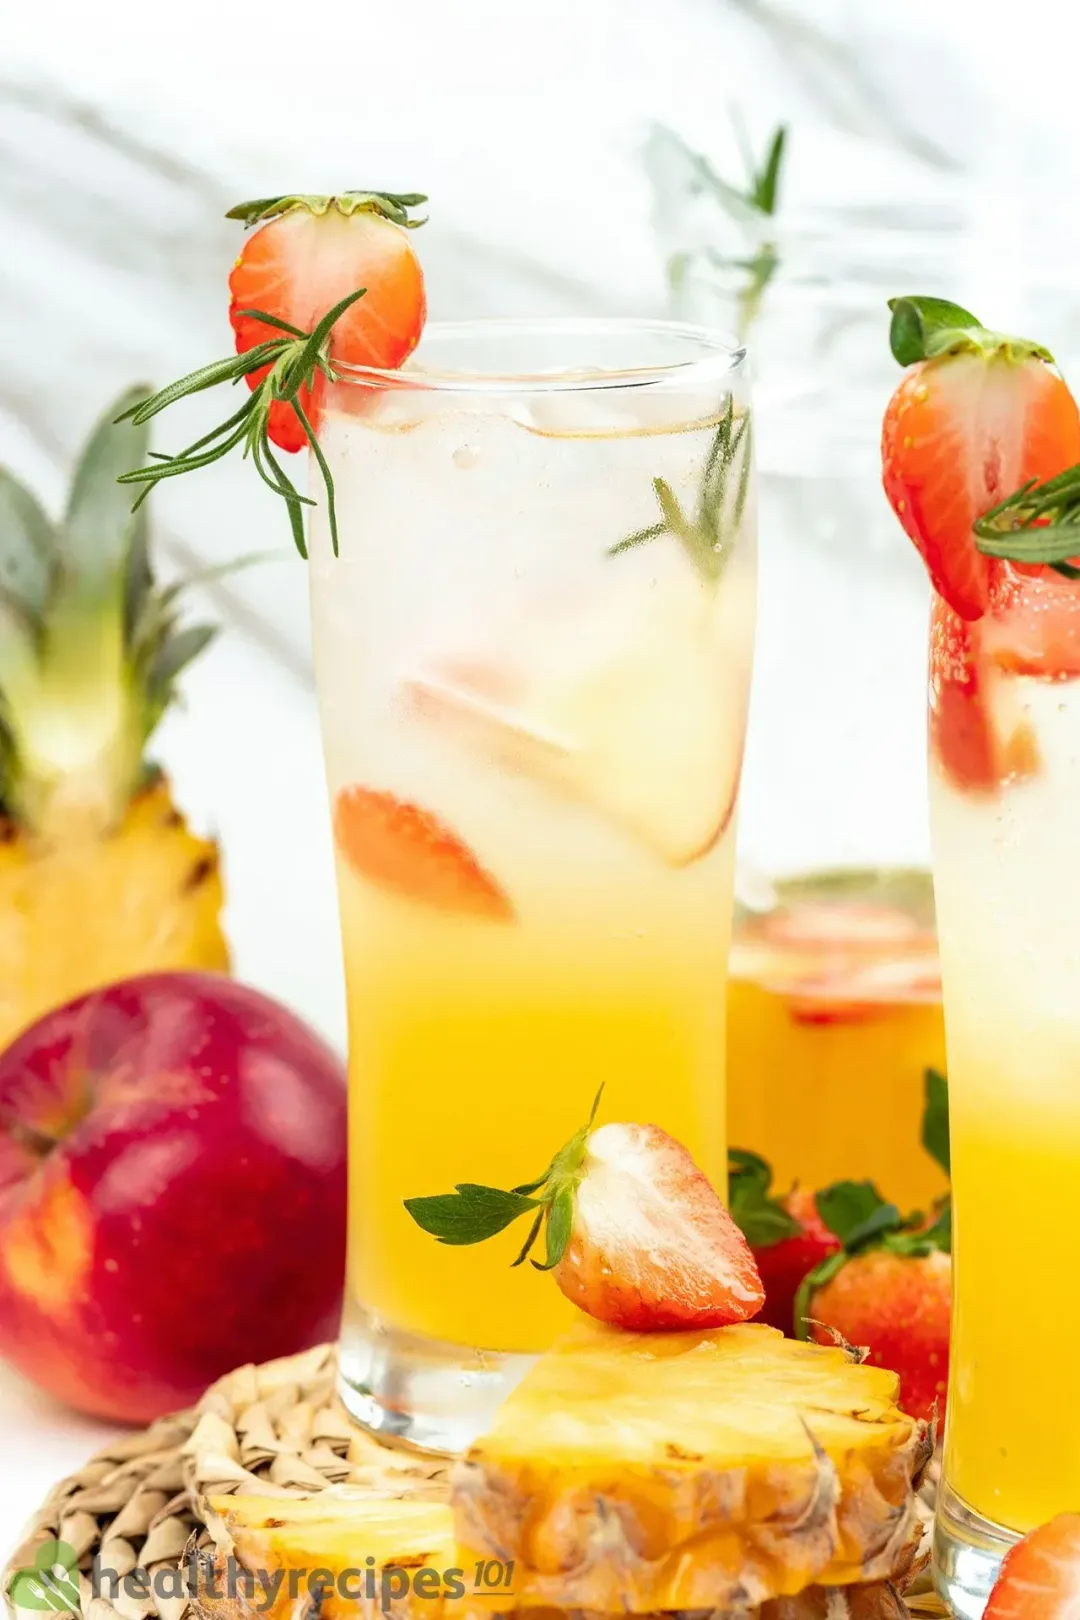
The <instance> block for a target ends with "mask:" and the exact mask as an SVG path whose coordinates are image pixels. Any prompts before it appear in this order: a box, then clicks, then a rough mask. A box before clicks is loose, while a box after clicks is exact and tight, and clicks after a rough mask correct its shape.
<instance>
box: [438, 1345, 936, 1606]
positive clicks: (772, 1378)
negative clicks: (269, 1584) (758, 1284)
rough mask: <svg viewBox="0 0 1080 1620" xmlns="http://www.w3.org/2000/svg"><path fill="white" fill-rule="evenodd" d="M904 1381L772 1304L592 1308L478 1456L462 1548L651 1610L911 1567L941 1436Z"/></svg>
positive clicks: (777, 1594) (561, 1592)
mask: <svg viewBox="0 0 1080 1620" xmlns="http://www.w3.org/2000/svg"><path fill="white" fill-rule="evenodd" d="M897 1391H898V1380H897V1378H896V1377H895V1375H894V1374H893V1373H890V1372H886V1371H885V1370H884V1369H881V1368H877V1367H867V1366H862V1365H861V1364H860V1363H859V1361H858V1359H857V1358H855V1356H854V1354H853V1353H852V1352H849V1351H848V1350H847V1349H844V1348H839V1347H835V1346H828V1347H826V1346H820V1345H809V1344H800V1343H798V1342H795V1341H793V1340H790V1339H785V1338H784V1337H783V1336H782V1335H781V1334H780V1333H778V1332H777V1331H776V1329H775V1328H769V1327H765V1326H762V1325H758V1324H754V1323H747V1324H745V1325H743V1326H739V1327H728V1328H721V1329H719V1330H713V1331H711V1332H705V1333H672V1334H632V1333H623V1332H620V1331H618V1330H617V1329H613V1328H608V1327H605V1326H603V1325H602V1324H600V1323H596V1322H589V1321H583V1322H582V1323H580V1324H579V1325H578V1326H577V1327H576V1328H574V1329H573V1330H572V1332H571V1333H570V1334H569V1335H567V1337H566V1338H565V1339H563V1340H561V1341H560V1342H559V1343H558V1344H556V1345H555V1347H554V1348H553V1349H552V1350H550V1351H549V1352H548V1354H547V1355H545V1356H542V1357H541V1359H540V1360H539V1361H538V1362H537V1363H536V1365H535V1366H534V1367H533V1369H532V1370H531V1372H529V1373H528V1374H527V1375H526V1377H525V1379H524V1381H523V1382H522V1383H521V1384H520V1385H519V1387H518V1388H517V1390H516V1391H514V1393H513V1394H511V1395H510V1397H509V1398H508V1399H507V1401H506V1402H505V1403H504V1405H503V1406H502V1408H501V1409H500V1411H499V1413H498V1416H497V1418H496V1420H495V1424H494V1427H493V1429H492V1430H491V1433H490V1434H488V1435H487V1436H486V1437H485V1438H484V1439H482V1440H480V1441H478V1442H477V1443H476V1444H475V1445H474V1446H473V1447H472V1448H471V1450H470V1451H469V1452H468V1454H467V1456H466V1459H465V1461H464V1462H463V1463H462V1464H461V1465H460V1466H459V1468H458V1470H457V1472H456V1474H455V1477H454V1486H453V1498H454V1517H455V1529H456V1532H457V1541H458V1545H459V1553H460V1556H459V1562H464V1563H465V1564H466V1565H470V1564H472V1563H473V1562H475V1560H477V1559H492V1558H496V1559H502V1560H504V1561H505V1560H510V1559H513V1560H514V1565H515V1577H514V1585H515V1590H516V1593H517V1601H518V1605H519V1607H521V1608H537V1607H542V1608H557V1609H589V1610H600V1611H616V1610H623V1611H630V1612H635V1613H649V1612H653V1611H657V1610H672V1609H715V1610H723V1611H734V1612H740V1613H741V1612H742V1610H743V1609H752V1608H756V1607H758V1606H760V1605H762V1604H766V1603H768V1602H770V1601H771V1600H772V1599H775V1598H782V1597H788V1596H792V1595H794V1594H797V1593H799V1592H802V1591H803V1590H804V1589H805V1588H807V1587H808V1586H811V1585H819V1586H824V1587H834V1586H846V1585H850V1584H855V1583H867V1582H882V1581H884V1582H889V1581H893V1580H896V1579H897V1578H899V1577H901V1576H902V1575H903V1574H904V1573H905V1572H906V1571H907V1570H908V1569H909V1568H910V1566H911V1563H912V1560H913V1559H914V1557H915V1554H916V1550H917V1548H918V1544H919V1540H920V1523H919V1518H918V1514H917V1510H916V1503H915V1487H916V1485H917V1483H918V1481H919V1479H920V1478H921V1475H922V1471H923V1469H924V1468H925V1466H926V1463H927V1461H928V1460H929V1455H930V1445H929V1441H928V1437H927V1435H926V1432H925V1429H924V1428H923V1427H922V1426H920V1425H919V1424H917V1423H915V1422H914V1420H913V1419H911V1418H909V1417H906V1416H905V1415H904V1413H902V1412H901V1411H900V1410H899V1408H898V1407H897V1405H896V1396H897Z"/></svg>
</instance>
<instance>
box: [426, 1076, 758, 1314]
mask: <svg viewBox="0 0 1080 1620" xmlns="http://www.w3.org/2000/svg"><path fill="white" fill-rule="evenodd" d="M603 1089H604V1088H603V1086H601V1088H600V1091H599V1092H597V1095H596V1101H595V1102H594V1103H593V1106H592V1113H591V1114H590V1115H589V1119H588V1122H587V1124H585V1125H583V1126H582V1128H581V1130H579V1131H577V1132H575V1134H574V1135H573V1136H572V1137H571V1138H570V1140H569V1142H567V1143H566V1145H565V1147H562V1148H560V1150H559V1152H558V1153H556V1155H555V1157H554V1159H553V1160H552V1161H551V1163H550V1165H549V1166H548V1168H547V1169H546V1170H545V1171H544V1173H543V1175H541V1176H539V1177H538V1178H537V1179H536V1180H535V1181H530V1182H525V1183H523V1184H522V1185H521V1186H517V1187H511V1188H509V1189H503V1188H501V1187H484V1186H479V1185H477V1184H476V1183H473V1182H459V1183H458V1185H457V1186H456V1187H455V1188H454V1191H453V1192H451V1193H442V1194H437V1195H435V1196H434V1197H430V1198H407V1199H406V1200H405V1208H406V1209H407V1210H408V1212H409V1214H410V1215H411V1216H412V1218H413V1220H414V1221H415V1222H416V1223H417V1225H418V1226H420V1227H422V1228H423V1230H424V1231H425V1232H430V1233H431V1235H432V1236H433V1237H436V1238H438V1240H439V1242H440V1243H447V1244H453V1245H466V1244H472V1243H483V1242H485V1241H486V1240H487V1239H488V1238H492V1237H495V1236H496V1235H497V1234H498V1233H499V1232H503V1231H505V1230H506V1228H507V1227H508V1226H510V1225H511V1224H512V1222H514V1221H516V1220H517V1219H518V1218H519V1216H521V1215H529V1216H530V1217H531V1225H530V1228H529V1234H528V1237H527V1238H526V1240H525V1244H524V1247H523V1248H522V1249H521V1252H520V1253H519V1254H518V1257H517V1259H516V1260H515V1261H514V1265H516V1266H520V1265H522V1264H523V1262H524V1261H525V1260H526V1259H527V1258H528V1256H529V1253H530V1251H531V1249H532V1247H533V1245H534V1244H535V1242H536V1240H537V1238H538V1237H539V1236H540V1233H541V1231H544V1232H545V1239H546V1255H545V1259H544V1262H543V1264H541V1263H540V1262H539V1261H537V1260H534V1261H533V1262H532V1263H533V1265H534V1266H535V1267H536V1268H537V1270H539V1271H553V1272H554V1273H555V1281H556V1282H557V1283H558V1285H559V1287H560V1288H561V1289H562V1292H563V1293H564V1294H565V1295H566V1297H567V1299H569V1300H571V1301H572V1302H573V1304H575V1305H577V1306H578V1307H579V1309H580V1310H583V1311H585V1312H586V1313H587V1314H588V1315H589V1316H592V1317H595V1319H596V1320H597V1321H600V1322H607V1323H608V1324H609V1325H610V1326H612V1327H619V1328H625V1329H627V1330H628V1331H630V1332H634V1333H661V1332H677V1331H680V1330H684V1331H685V1330H689V1329H698V1328H713V1327H726V1326H728V1325H729V1324H730V1323H732V1322H745V1321H747V1320H749V1318H750V1317H752V1316H756V1315H757V1313H758V1311H760V1309H761V1307H762V1305H763V1303H764V1300H765V1290H764V1288H763V1287H762V1284H761V1277H760V1275H759V1273H758V1268H757V1265H756V1263H755V1260H754V1256H753V1254H752V1253H751V1251H750V1247H749V1244H748V1243H747V1241H746V1239H745V1238H744V1236H743V1234H742V1232H741V1231H740V1230H739V1228H738V1226H737V1225H736V1224H735V1222H734V1221H733V1220H732V1218H731V1216H730V1215H729V1214H728V1212H727V1210H726V1209H725V1208H724V1205H723V1204H722V1203H721V1201H720V1198H719V1197H718V1195H717V1193H716V1191H715V1190H714V1188H713V1187H712V1185H711V1183H710V1182H709V1180H708V1179H707V1177H706V1176H705V1175H704V1174H703V1173H702V1171H701V1170H699V1169H698V1167H697V1165H696V1164H695V1163H694V1161H693V1159H692V1158H691V1156H690V1154H689V1153H688V1152H687V1150H686V1148H684V1147H683V1145H682V1143H681V1142H677V1141H676V1140H675V1138H674V1137H673V1136H669V1135H668V1133H667V1132H666V1131H662V1130H661V1129H660V1127H659V1126H658V1125H624V1124H614V1125H602V1126H600V1127H599V1128H598V1129H596V1130H594V1129H593V1124H594V1121H595V1119H596V1111H597V1109H598V1107H599V1105H600V1097H601V1095H602V1093H603Z"/></svg>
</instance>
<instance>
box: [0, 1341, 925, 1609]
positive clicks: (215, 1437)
mask: <svg viewBox="0 0 1080 1620" xmlns="http://www.w3.org/2000/svg"><path fill="white" fill-rule="evenodd" d="M336 1370H337V1357H336V1350H335V1348H334V1347H333V1346H330V1345H322V1346H320V1347H319V1348H317V1349H315V1350H310V1351H307V1352H305V1353H304V1354H303V1355H299V1356H290V1357H288V1358H286V1359H285V1360H282V1361H271V1362H267V1363H266V1364H265V1365H264V1366H261V1367H241V1368H238V1369H237V1371H236V1372H233V1373H229V1375H228V1376H227V1377H226V1378H223V1379H221V1380H220V1382H218V1383H216V1384H214V1385H212V1386H211V1388H210V1389H209V1390H207V1392H206V1394H205V1395H204V1396H203V1398H202V1400H201V1401H200V1402H199V1404H198V1406H196V1407H193V1408H192V1409H191V1410H190V1411H188V1412H180V1413H177V1414H176V1415H174V1416H169V1417H163V1418H159V1419H158V1421H157V1422H156V1423H153V1424H151V1425H150V1427H149V1428H148V1429H145V1430H142V1431H141V1432H139V1433H137V1434H130V1435H125V1436H123V1437H122V1438H121V1439H119V1440H116V1441H114V1442H113V1443H112V1444H111V1445H109V1446H106V1447H105V1449H104V1450H103V1451H100V1452H98V1454H97V1456H96V1457H94V1458H92V1459H91V1460H90V1461H89V1462H88V1463H87V1464H86V1465H85V1466H84V1467H83V1468H81V1469H80V1470H79V1471H78V1473H76V1474H72V1475H71V1476H70V1477H69V1478H68V1479H65V1480H61V1482H60V1483H59V1484H58V1485H56V1486H54V1488H53V1489H52V1490H51V1491H50V1492H49V1495H48V1497H47V1498H46V1500H45V1502H44V1503H43V1505H42V1506H41V1508H40V1509H39V1510H38V1512H37V1513H36V1514H35V1515H34V1517H33V1519H32V1520H31V1522H30V1525H29V1526H28V1527H27V1532H26V1535H25V1536H24V1538H23V1541H22V1543H21V1545H20V1546H19V1548H18V1549H17V1551H16V1552H15V1554H14V1556H13V1557H12V1558H11V1560H10V1561H9V1563H8V1566H7V1568H6V1569H5V1570H4V1572H3V1576H2V1590H3V1592H4V1593H5V1595H7V1594H8V1593H9V1589H10V1587H11V1583H12V1581H13V1580H14V1579H15V1577H16V1576H17V1574H18V1573H19V1572H20V1571H23V1570H32V1569H33V1568H34V1567H35V1560H36V1559H37V1557H38V1554H39V1552H40V1550H41V1549H42V1548H43V1547H44V1546H45V1544H46V1543H48V1542H53V1541H59V1542H63V1543H64V1544H65V1545H66V1546H68V1547H70V1548H72V1549H73V1550H74V1552H75V1555H76V1557H77V1558H78V1574H77V1581H78V1608H77V1612H78V1614H80V1615H81V1616H84V1617H85V1620H154V1617H159V1620H195V1615H194V1610H193V1607H192V1604H191V1603H190V1601H189V1600H188V1599H187V1598H185V1597H164V1596H161V1595H160V1588H161V1587H162V1586H168V1585H169V1584H170V1583H168V1582H160V1581H158V1580H152V1581H151V1583H150V1586H151V1591H150V1594H149V1596H147V1597H146V1598H141V1597H140V1598H135V1597H129V1596H128V1595H126V1594H125V1593H124V1592H121V1593H120V1594H119V1595H118V1597H117V1600H116V1602H115V1603H113V1602H110V1601H109V1600H108V1599H107V1598H104V1597H100V1596H99V1597H95V1596H94V1593H93V1590H92V1587H91V1581H90V1571H91V1567H92V1565H93V1562H94V1559H95V1558H97V1557H98V1556H100V1558H101V1563H102V1566H103V1567H104V1568H106V1569H109V1570H110V1571H115V1572H116V1574H117V1575H119V1576H123V1575H125V1574H127V1573H129V1572H130V1571H131V1570H134V1569H143V1570H146V1571H148V1572H149V1573H150V1575H151V1576H154V1575H156V1573H157V1572H158V1571H161V1570H180V1569H181V1567H182V1565H184V1563H185V1562H186V1560H187V1559H189V1558H190V1557H191V1556H192V1554H193V1553H195V1552H203V1551H206V1550H208V1549H209V1547H210V1539H209V1535H208V1532H207V1530H206V1526H205V1524H204V1523H203V1520H202V1517H201V1515H200V1509H199V1503H200V1499H201V1498H202V1497H203V1496H208V1495H216V1496H220V1495H227V1494H229V1493H230V1492H234V1491H243V1492H245V1493H249V1494H259V1493H262V1494H264V1495H265V1494H273V1495H276V1496H281V1495H290V1496H296V1497H310V1496H315V1495H317V1494H318V1492H319V1491H322V1490H326V1489H327V1488H328V1487H329V1486H332V1485H358V1486H363V1487H366V1488H368V1489H386V1488H392V1487H393V1485H394V1483H395V1482H397V1483H398V1484H400V1483H403V1482H404V1481H405V1480H406V1479H408V1480H410V1482H414V1483H418V1482H420V1481H430V1482H431V1484H432V1485H433V1486H434V1487H435V1488H438V1486H439V1484H440V1483H441V1482H442V1481H444V1480H445V1478H446V1475H447V1472H448V1469H449V1464H448V1463H447V1462H446V1461H444V1460H442V1459H434V1458H430V1457H422V1456H420V1455H418V1454H417V1453H415V1452H408V1451H401V1450H391V1449H390V1448H388V1447H386V1446H382V1445H379V1444H378V1443H377V1442H376V1441H374V1440H372V1439H370V1438H369V1437H368V1436H367V1435H366V1434H364V1433H363V1431H361V1430H359V1429H357V1428H356V1426H355V1424H353V1423H352V1422H351V1420H350V1419H349V1417H348V1416H347V1414H346V1412H345V1409H344V1407H343V1406H342V1405H341V1403H340V1401H339V1400H338V1398H337V1392H336ZM935 1478H936V1472H935V1470H934V1469H931V1471H930V1482H929V1483H928V1484H927V1485H926V1486H924V1488H923V1493H922V1495H923V1505H924V1509H925V1516H926V1518H927V1522H929V1516H930V1513H931V1512H932V1507H933V1481H934V1479H935ZM177 1584H179V1583H177ZM917 1584H918V1585H922V1586H925V1584H926V1583H925V1577H923V1578H922V1579H921V1580H920V1581H919V1582H918V1583H917ZM907 1603H908V1606H909V1608H910V1611H911V1613H912V1615H918V1616H920V1617H921V1616H942V1615H945V1614H946V1613H947V1611H946V1610H945V1609H944V1608H943V1607H942V1606H941V1604H940V1603H939V1602H938V1600H937V1598H935V1597H934V1596H933V1595H932V1594H931V1593H929V1592H927V1591H921V1592H918V1593H916V1592H915V1591H914V1590H913V1591H911V1592H909V1593H908V1594H907ZM14 1612H15V1613H16V1615H17V1616H18V1617H19V1620H30V1617H31V1616H33V1620H40V1615H37V1614H34V1613H33V1611H32V1610H29V1609H22V1608H19V1609H16V1610H15V1611H14ZM70 1612H71V1613H72V1614H75V1613H76V1606H75V1603H74V1600H73V1604H72V1610H71V1611H70Z"/></svg>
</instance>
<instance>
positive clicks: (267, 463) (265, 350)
mask: <svg viewBox="0 0 1080 1620" xmlns="http://www.w3.org/2000/svg"><path fill="white" fill-rule="evenodd" d="M426 201H427V198H426V197H424V196H423V195H421V194H420V193H419V192H407V193H401V192H389V191H385V192H384V191H345V192H340V193H338V194H337V195H336V196H315V195H307V194H301V193H296V194H294V195H291V196H284V197H260V198H257V199H256V200H255V201H254V202H248V203H240V204H238V205H237V207H235V208H230V210H229V212H228V214H227V215H226V218H227V219H237V220H242V221H243V223H244V225H245V227H247V228H251V227H253V226H258V229H257V230H255V231H254V234H253V235H252V236H251V237H249V238H248V240H247V242H246V243H245V244H244V246H243V248H242V249H241V251H240V254H239V257H238V258H237V260H236V262H235V264H234V265H233V268H232V273H231V275H230V276H229V292H230V303H229V320H230V322H231V324H232V328H233V332H234V334H235V338H236V354H235V355H230V356H229V357H228V358H226V359H224V360H218V361H214V362H212V363H211V364H210V365H208V366H201V367H200V368H199V369H198V370H197V371H193V372H191V373H189V375H188V376H186V377H181V378H180V380H179V381H178V382H174V383H171V384H170V385H169V387H167V388H163V389H161V390H160V392H158V393H156V394H154V395H153V396H152V397H151V398H149V399H145V400H142V401H140V402H139V403H137V404H136V405H133V406H132V407H131V409H130V410H129V411H127V412H125V414H124V416H122V417H120V418H119V420H120V421H126V420H128V419H130V420H131V421H133V422H137V423H138V422H147V421H149V420H150V418H151V417H153V416H156V415H157V414H158V412H159V411H163V410H165V409H166V408H167V407H168V406H169V405H172V404H173V403H174V402H175V401H176V400H178V399H183V398H184V397H185V396H187V395H188V394H197V393H201V392H203V390H205V389H207V388H213V387H215V386H216V385H217V384H218V383H225V382H228V383H235V382H238V381H239V380H240V378H244V379H245V380H246V382H247V385H248V388H249V389H250V390H251V396H250V398H249V399H247V400H245V402H244V403H243V405H241V406H240V408H239V409H238V410H236V411H234V412H233V414H232V416H230V417H229V418H228V419H227V420H226V421H225V422H223V423H221V425H220V426H219V427H217V428H214V429H212V430H211V431H210V432H209V433H207V434H204V435H203V437H202V438H200V439H197V440H196V441H195V442H194V443H193V444H190V445H188V446H187V447H186V449H184V450H181V451H180V452H179V453H178V454H176V455H174V456H161V457H158V458H156V459H155V461H154V463H153V464H152V465H151V466H148V467H139V468H135V469H133V470H132V471H131V472H128V473H124V474H123V476H122V477H121V478H120V480H119V481H120V483H122V484H142V485H143V486H144V487H143V489H142V492H141V493H140V495H139V497H138V499H137V500H136V503H135V505H136V507H137V506H139V505H140V504H141V503H142V501H144V500H145V499H146V496H147V495H148V494H149V493H150V490H151V489H152V488H153V487H154V485H155V484H156V483H158V482H159V480H160V479H162V478H173V477H176V476H177V475H178V474H180V473H186V472H193V471H195V470H197V469H198V468H200V467H205V466H208V465H209V464H210V463H211V462H213V461H218V460H220V458H221V457H222V456H224V455H227V454H228V452H229V451H230V450H233V449H236V448H237V447H239V446H243V453H244V455H245V456H250V457H251V460H252V461H253V462H254V464H255V468H256V471H257V472H258V473H259V476H260V477H261V478H262V479H263V481H264V482H265V483H267V484H268V485H269V486H270V488H271V489H272V490H273V491H274V492H275V494H277V495H280V496H281V497H282V499H283V500H284V501H285V503H286V506H287V507H288V512H289V520H290V523H291V525H292V532H293V539H294V540H295V542H296V546H297V549H298V551H299V552H300V555H301V556H302V557H303V556H306V555H307V551H306V547H305V543H304V526H303V510H302V509H303V507H304V506H309V505H311V504H313V503H312V502H311V500H310V499H309V497H307V496H305V495H301V494H300V492H299V491H298V490H297V489H296V487H295V485H294V484H293V482H292V480H291V479H290V478H289V476H288V474H287V473H286V472H285V470H284V468H283V467H282V466H281V463H280V462H279V461H278V459H277V457H276V456H275V454H274V450H273V448H272V446H276V447H277V448H278V449H279V450H285V451H289V452H295V451H297V450H302V449H303V448H304V447H305V445H307V446H309V447H310V449H311V451H312V454H313V456H314V458H315V460H316V462H317V464H318V467H319V471H320V473H321V475H322V479H323V483H324V485H325V488H326V501H327V516H328V519H329V527H330V534H331V539H332V541H333V546H334V551H335V554H336V552H337V546H338V540H337V520H336V516H335V511H334V485H333V479H332V478H331V475H330V471H329V468H328V467H327V465H326V461H325V459H324V457H323V455H322V451H321V450H320V448H319V441H318V431H317V430H318V409H317V403H316V401H317V394H318V384H319V383H320V382H322V381H323V380H325V381H326V382H333V381H335V380H336V379H337V375H338V374H337V372H336V371H335V366H339V365H340V366H346V367H350V368H355V367H358V368H364V367H373V368H375V369H377V370H380V371H386V370H395V369H396V368H397V367H398V366H400V365H401V364H402V363H403V361H405V360H407V359H408V357H409V355H410V354H411V353H412V351H413V350H414V349H415V347H416V345H417V343H418V342H419V341H420V334H421V332H422V331H423V328H424V319H425V316H426V313H427V306H426V302H425V296H424V277H423V273H422V271H421V269H420V264H419V261H418V260H417V258H416V254H415V253H414V252H413V248H412V244H411V242H410V240H409V231H410V230H413V229H415V228H416V227H417V226H418V225H422V224H423V223H424V221H423V220H417V219H413V218H411V217H410V210H411V209H413V208H417V207H419V206H420V205H421V204H423V203H425V202H426Z"/></svg>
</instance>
